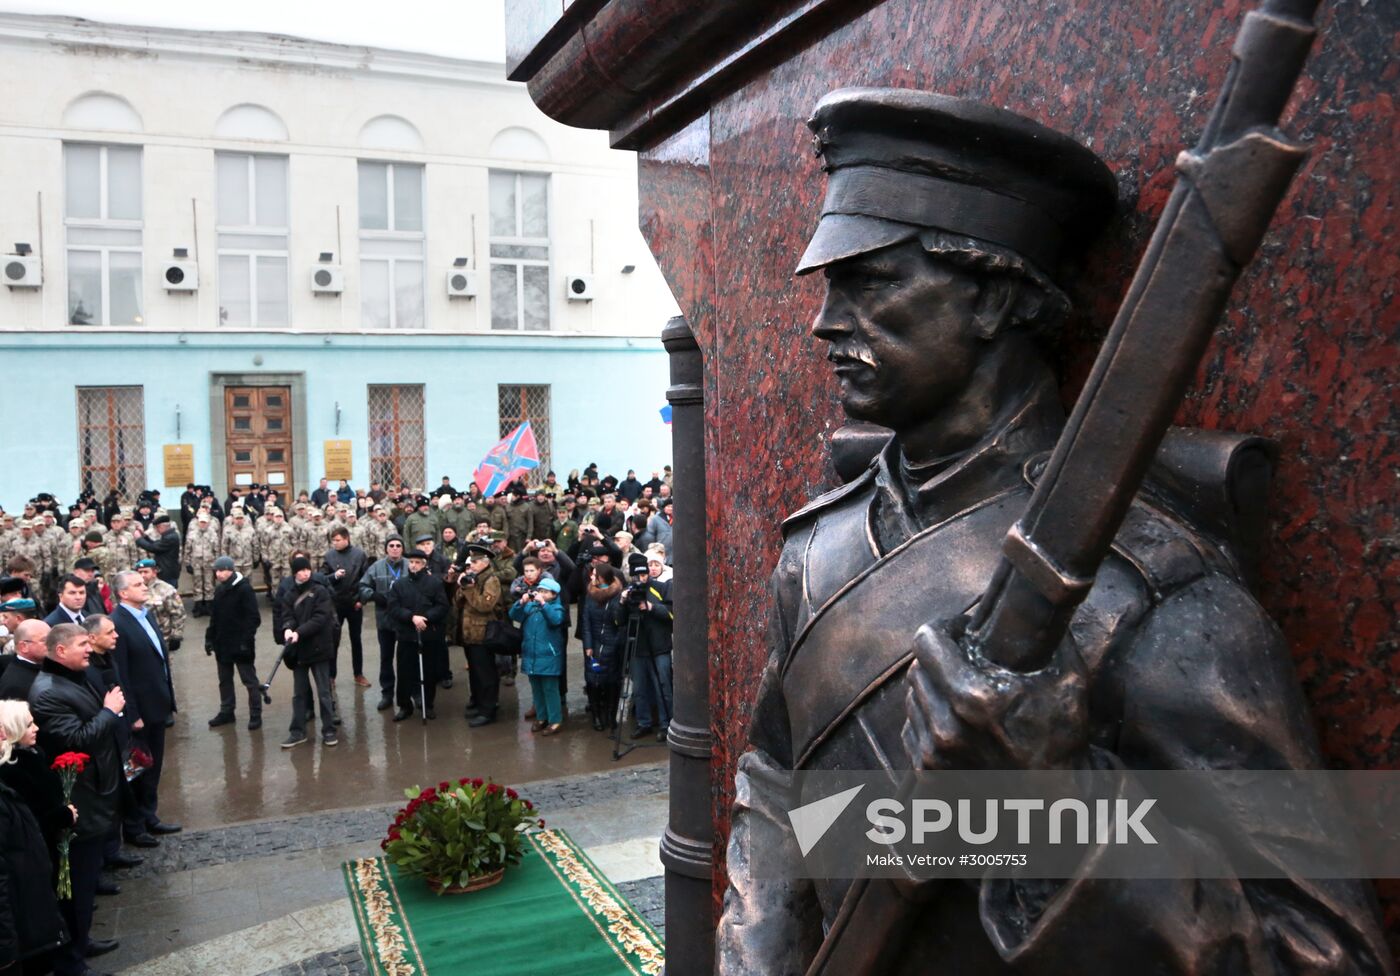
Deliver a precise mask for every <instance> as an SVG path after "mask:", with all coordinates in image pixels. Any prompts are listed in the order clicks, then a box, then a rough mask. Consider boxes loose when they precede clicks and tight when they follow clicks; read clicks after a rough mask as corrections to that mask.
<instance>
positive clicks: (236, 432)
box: [224, 386, 296, 495]
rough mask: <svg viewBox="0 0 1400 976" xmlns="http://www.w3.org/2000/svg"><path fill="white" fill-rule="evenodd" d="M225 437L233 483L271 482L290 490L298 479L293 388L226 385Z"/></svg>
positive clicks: (245, 484) (229, 476)
mask: <svg viewBox="0 0 1400 976" xmlns="http://www.w3.org/2000/svg"><path fill="white" fill-rule="evenodd" d="M224 441H225V448H226V450H227V453H228V483H229V485H230V486H233V485H243V486H244V487H247V486H248V485H253V484H258V485H271V486H272V487H274V488H276V489H277V490H278V492H279V493H281V494H284V495H285V494H287V493H288V491H289V490H290V488H291V487H292V485H293V484H295V483H296V481H295V469H294V464H293V462H294V460H295V459H294V457H293V454H292V388H291V387H289V386H229V387H225V388H224Z"/></svg>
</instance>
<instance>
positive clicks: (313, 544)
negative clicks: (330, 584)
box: [293, 506, 330, 558]
mask: <svg viewBox="0 0 1400 976" xmlns="http://www.w3.org/2000/svg"><path fill="white" fill-rule="evenodd" d="M306 514H307V516H308V517H307V520H306V522H305V523H303V525H302V527H301V530H300V531H299V532H297V534H296V535H295V536H294V537H293V539H294V545H295V547H296V548H297V549H304V550H306V552H307V553H309V554H310V555H312V556H315V557H317V558H320V557H321V556H322V555H324V554H325V551H326V548H327V547H328V546H329V545H330V537H329V536H328V535H327V534H326V513H325V512H323V511H321V510H320V509H319V508H316V507H315V506H312V507H311V508H309V509H307V512H306Z"/></svg>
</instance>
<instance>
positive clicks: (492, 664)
mask: <svg viewBox="0 0 1400 976" xmlns="http://www.w3.org/2000/svg"><path fill="white" fill-rule="evenodd" d="M465 556H466V566H465V567H464V568H463V570H462V573H461V575H460V576H458V577H457V596H456V602H457V605H458V607H460V608H461V612H462V622H461V640H462V647H463V648H465V649H466V652H467V672H468V673H467V680H468V682H469V683H470V685H471V702H470V703H468V705H467V710H466V717H467V724H468V725H469V726H471V727H472V728H478V727H480V726H482V725H490V724H491V723H492V722H494V721H496V708H497V706H498V704H499V701H500V696H501V679H500V675H499V674H498V673H497V670H496V650H495V648H494V647H492V646H490V645H489V644H488V643H487V640H486V638H487V631H488V629H489V628H490V626H491V624H493V623H495V622H496V620H497V616H496V613H497V607H498V606H499V604H500V601H501V581H500V579H499V578H497V576H496V573H495V572H494V570H493V569H492V568H491V550H490V548H489V547H487V546H484V545H482V544H480V543H478V542H473V543H469V544H468V545H467V548H466V550H465ZM511 660H512V662H513V661H514V658H513V657H512V658H511Z"/></svg>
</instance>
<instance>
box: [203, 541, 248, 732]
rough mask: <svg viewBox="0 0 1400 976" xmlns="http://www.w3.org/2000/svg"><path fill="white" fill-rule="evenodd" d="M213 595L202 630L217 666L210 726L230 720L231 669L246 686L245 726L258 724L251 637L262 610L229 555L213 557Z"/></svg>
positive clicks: (207, 650) (233, 698) (232, 697)
mask: <svg viewBox="0 0 1400 976" xmlns="http://www.w3.org/2000/svg"><path fill="white" fill-rule="evenodd" d="M214 581H215V582H214V598H213V599H212V600H211V601H210V603H209V627H208V629H207V630H205V632H204V653H206V654H212V655H214V660H215V662H216V663H217V665H218V668H219V714H217V715H215V716H214V717H213V718H211V719H210V720H209V727H210V728H211V729H214V728H218V727H219V726H221V725H228V724H230V723H232V722H233V721H234V707H235V704H236V702H237V698H236V696H235V695H234V691H233V671H234V669H235V668H237V669H238V678H239V680H240V681H242V682H243V687H244V688H246V689H247V690H248V730H249V731H252V732H255V731H257V730H258V729H260V728H262V690H261V688H260V687H259V682H258V672H257V668H256V667H254V664H253V658H254V649H253V641H254V638H255V637H256V635H257V632H258V627H259V626H260V625H261V624H262V614H261V613H259V612H258V598H257V595H256V594H255V593H253V584H252V583H249V582H248V580H247V579H245V578H244V576H243V574H242V573H240V572H238V571H237V570H236V569H234V565H233V559H232V558H231V557H229V556H220V557H219V558H218V559H215V560H214Z"/></svg>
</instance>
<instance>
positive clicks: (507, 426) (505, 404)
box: [496, 385, 553, 485]
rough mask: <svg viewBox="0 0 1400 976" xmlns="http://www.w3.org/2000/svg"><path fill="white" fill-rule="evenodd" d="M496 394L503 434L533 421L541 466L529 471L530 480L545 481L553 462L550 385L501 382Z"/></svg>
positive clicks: (501, 434) (531, 426)
mask: <svg viewBox="0 0 1400 976" xmlns="http://www.w3.org/2000/svg"><path fill="white" fill-rule="evenodd" d="M496 396H497V402H498V404H499V410H500V419H501V432H500V436H501V437H505V436H506V435H507V434H509V433H510V432H511V431H513V430H515V428H517V427H519V426H520V425H521V424H523V423H525V421H527V420H528V421H530V429H531V430H533V431H534V432H535V446H536V447H538V448H539V452H540V466H539V467H537V468H536V469H535V470H534V471H532V472H531V473H530V484H531V485H538V484H542V483H543V482H544V478H545V475H546V474H547V473H548V472H549V469H550V465H551V464H552V463H553V462H552V461H551V459H550V425H549V387H548V385H544V386H521V385H501V386H498V387H496Z"/></svg>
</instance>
